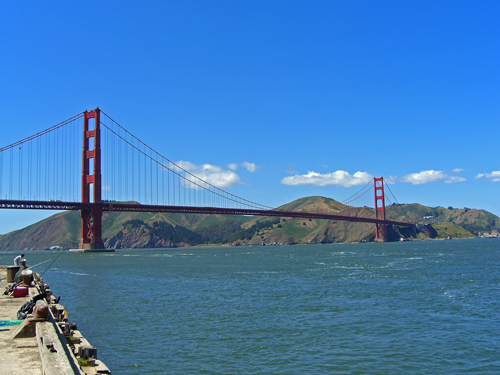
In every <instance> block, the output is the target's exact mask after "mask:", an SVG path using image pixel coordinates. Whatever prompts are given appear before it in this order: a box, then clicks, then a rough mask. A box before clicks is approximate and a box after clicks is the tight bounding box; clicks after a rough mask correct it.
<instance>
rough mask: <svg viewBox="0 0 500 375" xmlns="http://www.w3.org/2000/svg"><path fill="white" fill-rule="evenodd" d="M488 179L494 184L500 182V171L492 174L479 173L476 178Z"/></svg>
mask: <svg viewBox="0 0 500 375" xmlns="http://www.w3.org/2000/svg"><path fill="white" fill-rule="evenodd" d="M481 177H486V179H488V180H490V181H493V182H500V171H493V172H491V173H479V174H478V175H477V176H476V178H481Z"/></svg>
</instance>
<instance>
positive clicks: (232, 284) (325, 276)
mask: <svg viewBox="0 0 500 375" xmlns="http://www.w3.org/2000/svg"><path fill="white" fill-rule="evenodd" d="M15 255H16V253H14V252H0V264H10V263H11V262H12V259H13V258H14V256H15ZM25 255H26V258H27V259H28V265H35V264H37V263H40V262H45V263H43V264H41V265H38V266H36V267H35V268H34V270H35V271H37V272H39V273H42V272H43V271H44V270H45V269H46V268H47V267H48V266H49V265H50V264H51V262H52V261H53V260H54V259H56V257H57V256H58V255H60V256H59V258H57V260H56V261H55V263H54V264H53V265H52V266H51V267H50V268H49V269H48V270H47V272H46V273H45V274H44V275H43V278H44V280H45V282H46V283H48V284H49V285H50V287H51V289H52V290H53V293H54V294H55V295H56V296H61V301H60V303H61V304H62V305H64V307H65V308H66V310H67V311H68V313H69V320H70V321H71V322H74V323H76V324H77V325H78V328H79V329H80V331H81V332H82V334H83V335H84V336H85V338H87V339H88V340H89V341H90V343H91V344H92V345H94V346H96V347H97V350H98V357H99V359H101V360H102V361H103V362H104V363H105V364H106V365H107V366H108V367H109V368H110V369H111V371H112V372H113V374H465V373H469V374H498V373H500V338H499V334H500V239H498V240H497V239H473V240H452V241H414V242H413V241H412V242H401V243H364V244H328V245H297V246H261V247H211V248H202V247H197V248H181V249H134V250H118V251H116V252H114V253H85V254H81V253H68V252H66V251H64V252H63V253H62V254H60V252H57V251H37V252H35V251H31V252H25ZM49 260H50V261H49Z"/></svg>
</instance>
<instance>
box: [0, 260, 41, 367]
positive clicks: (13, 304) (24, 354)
mask: <svg viewBox="0 0 500 375" xmlns="http://www.w3.org/2000/svg"><path fill="white" fill-rule="evenodd" d="M0 279H1V281H0V294H1V295H0V320H16V319H17V316H16V315H17V311H18V310H19V308H20V307H21V306H22V305H23V304H24V303H26V302H28V301H29V300H30V297H29V296H26V297H18V298H14V297H10V296H6V295H4V294H3V292H4V290H5V287H6V286H7V285H9V284H8V283H7V268H6V266H0ZM17 327H18V326H3V327H0V375H12V374H16V375H17V374H26V375H32V374H36V375H40V374H42V361H41V359H40V353H39V350H38V345H37V342H36V339H35V338H34V337H30V338H21V339H15V340H14V339H12V337H11V331H12V330H15V329H16V328H17Z"/></svg>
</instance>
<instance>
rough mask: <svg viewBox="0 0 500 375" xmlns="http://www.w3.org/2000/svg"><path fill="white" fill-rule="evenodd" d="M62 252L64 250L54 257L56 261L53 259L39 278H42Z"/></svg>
mask: <svg viewBox="0 0 500 375" xmlns="http://www.w3.org/2000/svg"><path fill="white" fill-rule="evenodd" d="M63 251H64V250H61V252H60V253H59V255H58V256H57V257H56V259H54V260H53V261H52V263H50V264H49V266H48V267H47V268H46V269H45V271H43V273H42V274H41V275H40V277H42V276H43V274H44V273H45V272H47V270H48V269H49V268H50V267H51V266H52V265H53V264H54V262H55V261H56V260H57V258H59V257H60V256H61V254H62V253H63Z"/></svg>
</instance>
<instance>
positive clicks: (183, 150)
mask: <svg viewBox="0 0 500 375" xmlns="http://www.w3.org/2000/svg"><path fill="white" fill-rule="evenodd" d="M499 19H500V3H499V2H496V1H483V2H473V1H458V2H457V1H440V2H436V1H420V2H401V1H370V2H368V1H349V2H340V1H338V2H337V1H254V2H250V1H182V2H180V1H176V2H171V1H162V2H159V1H154V2H152V1H142V2H129V1H120V2H118V1H98V2H97V1H86V2H40V1H22V2H15V1H8V2H3V4H2V12H1V14H0V47H1V51H2V58H1V59H0V82H1V88H2V90H0V124H1V126H2V129H3V137H2V144H1V145H0V146H5V145H8V144H10V143H12V142H15V141H17V140H20V139H22V138H24V137H26V136H29V135H31V134H34V133H36V132H38V131H40V130H43V129H45V128H47V127H49V126H51V125H54V124H56V123H59V122H60V121H62V120H65V119H66V118H69V117H71V116H73V115H75V114H77V113H80V112H82V111H83V110H85V109H89V110H90V109H93V108H95V107H96V106H99V107H100V108H101V109H103V110H104V111H105V112H106V113H107V114H109V115H110V116H111V117H113V118H114V119H116V120H117V121H118V122H119V123H120V124H121V125H123V126H124V127H125V128H126V129H127V130H129V131H130V132H131V133H133V134H134V135H136V136H137V137H139V138H140V139H141V140H142V141H144V142H145V143H146V144H148V145H149V146H151V147H152V148H154V149H155V150H157V151H159V152H161V153H162V154H163V155H165V156H167V157H168V158H169V159H171V160H173V161H178V162H181V161H182V162H183V163H185V164H184V165H185V166H189V168H191V170H192V171H194V172H198V171H200V170H201V166H203V165H206V166H208V169H207V168H205V169H204V171H205V172H206V173H207V178H212V179H213V180H212V181H214V182H215V183H217V182H218V181H217V178H218V176H220V177H221V178H223V180H221V181H220V184H221V186H223V187H224V188H226V189H227V190H228V191H230V192H232V193H234V194H236V195H239V196H242V197H244V198H246V199H249V200H252V201H256V202H259V203H262V204H265V205H269V206H273V207H276V206H279V205H281V204H284V203H287V202H290V201H292V200H294V199H297V198H300V197H304V196H311V195H322V196H327V197H331V198H334V199H336V200H339V201H342V200H344V199H346V198H348V197H349V196H350V195H352V194H353V193H354V192H355V191H357V190H359V189H360V188H361V187H362V186H364V185H365V184H366V181H368V180H369V179H371V178H373V176H377V177H378V176H384V177H385V178H386V180H387V181H390V182H391V183H392V184H391V185H390V187H391V190H392V192H394V194H395V196H396V198H397V199H398V201H399V202H400V203H413V202H418V203H422V204H425V205H429V206H438V205H440V206H445V207H448V206H453V207H472V208H481V209H486V210H488V211H490V212H492V213H494V214H496V215H500V203H499V202H498V198H497V196H498V191H499V187H500V164H499V160H498V154H499V153H498V147H499V140H500V137H499V136H500V130H499V126H498V124H499V120H500V70H499V69H498V67H499V66H500V61H499V60H500V59H499V58H500V52H499V51H500V43H499V42H500V33H499V32H498V31H499V27H498V26H499ZM77 152H80V150H78V151H77ZM210 171H215V172H214V173H215V174H214V175H212V176H211V177H210ZM370 199H371V198H370ZM47 214H50V212H49V213H47V212H34V211H24V212H23V211H12V210H3V211H2V212H0V233H5V232H8V231H10V230H13V229H19V228H21V227H24V226H25V225H27V224H30V223H32V222H34V221H37V220H39V219H40V218H41V217H44V216H47Z"/></svg>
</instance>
